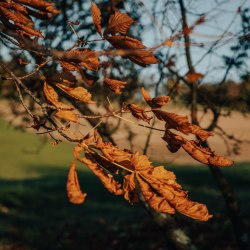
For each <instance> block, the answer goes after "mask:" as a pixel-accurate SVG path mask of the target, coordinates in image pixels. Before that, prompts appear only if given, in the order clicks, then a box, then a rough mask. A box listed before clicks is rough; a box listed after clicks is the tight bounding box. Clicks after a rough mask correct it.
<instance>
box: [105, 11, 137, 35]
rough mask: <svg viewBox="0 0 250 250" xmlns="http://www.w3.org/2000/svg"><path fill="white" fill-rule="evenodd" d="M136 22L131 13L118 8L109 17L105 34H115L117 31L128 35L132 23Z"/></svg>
mask: <svg viewBox="0 0 250 250" xmlns="http://www.w3.org/2000/svg"><path fill="white" fill-rule="evenodd" d="M134 22H135V21H134V20H133V19H132V18H131V17H130V16H129V15H127V14H124V13H121V12H120V11H118V10H116V11H115V13H114V14H113V15H111V16H110V18H109V24H108V28H107V29H106V30H105V31H104V36H105V35H108V34H111V35H115V34H116V33H121V34H123V35H126V33H127V31H128V29H129V28H130V26H131V24H133V23H134Z"/></svg>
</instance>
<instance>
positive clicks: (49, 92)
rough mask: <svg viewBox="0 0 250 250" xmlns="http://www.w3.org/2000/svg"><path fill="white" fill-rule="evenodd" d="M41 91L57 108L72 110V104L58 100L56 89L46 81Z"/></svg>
mask: <svg viewBox="0 0 250 250" xmlns="http://www.w3.org/2000/svg"><path fill="white" fill-rule="evenodd" d="M43 92H44V95H45V97H46V98H47V100H48V101H49V102H50V103H52V104H53V105H54V106H55V107H56V108H57V109H62V110H72V109H74V107H73V106H71V105H68V104H65V103H62V102H59V96H58V94H57V93H56V91H55V90H54V89H53V88H52V87H51V86H50V85H49V84H47V83H46V82H45V83H44V88H43Z"/></svg>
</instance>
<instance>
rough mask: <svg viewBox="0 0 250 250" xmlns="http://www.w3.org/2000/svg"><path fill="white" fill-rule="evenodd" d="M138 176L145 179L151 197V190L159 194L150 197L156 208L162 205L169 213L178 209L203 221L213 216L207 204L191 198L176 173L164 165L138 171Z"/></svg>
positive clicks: (142, 179)
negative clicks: (178, 180)
mask: <svg viewBox="0 0 250 250" xmlns="http://www.w3.org/2000/svg"><path fill="white" fill-rule="evenodd" d="M136 177H137V178H138V177H141V182H142V181H144V182H142V183H143V184H144V186H146V187H147V191H148V196H149V197H150V190H151V191H152V193H154V194H157V196H156V195H152V196H151V198H150V199H151V200H150V201H151V202H152V203H153V204H154V207H156V209H158V207H159V206H160V205H161V206H162V207H163V208H164V209H165V210H166V212H167V213H172V214H173V213H175V210H177V211H178V212H180V213H182V214H185V215H186V216H189V217H191V218H194V219H198V220H202V221H206V220H208V219H209V218H211V217H212V216H211V215H209V213H208V210H207V207H206V206H205V205H203V204H199V203H197V202H193V201H191V200H189V198H188V195H187V192H186V191H183V190H182V187H181V185H179V184H178V183H177V182H176V177H175V175H174V174H173V173H172V172H170V171H167V170H166V169H164V167H162V166H160V167H155V168H152V169H149V170H148V171H142V172H140V173H137V175H136ZM138 181H139V178H138ZM139 183H140V182H139ZM145 183H146V184H147V185H145ZM143 195H144V193H143ZM149 204H150V203H149ZM163 204H164V206H163ZM157 211H161V210H157Z"/></svg>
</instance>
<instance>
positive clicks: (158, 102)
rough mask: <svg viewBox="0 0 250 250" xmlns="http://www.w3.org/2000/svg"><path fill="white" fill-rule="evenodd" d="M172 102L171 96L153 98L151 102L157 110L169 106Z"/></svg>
mask: <svg viewBox="0 0 250 250" xmlns="http://www.w3.org/2000/svg"><path fill="white" fill-rule="evenodd" d="M170 100H171V98H170V97H169V96H157V97H155V98H153V99H152V100H151V102H152V105H153V106H154V107H155V108H161V107H162V106H165V105H167V104H168V102H169V101H170Z"/></svg>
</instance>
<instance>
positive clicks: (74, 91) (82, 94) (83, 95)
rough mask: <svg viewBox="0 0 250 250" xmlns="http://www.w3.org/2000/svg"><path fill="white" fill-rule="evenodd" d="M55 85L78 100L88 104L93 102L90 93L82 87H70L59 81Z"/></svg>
mask: <svg viewBox="0 0 250 250" xmlns="http://www.w3.org/2000/svg"><path fill="white" fill-rule="evenodd" d="M56 86H57V87H58V88H60V89H61V90H62V91H64V92H65V93H67V94H68V95H70V96H71V97H73V98H75V99H76V100H78V101H81V102H85V103H89V104H94V103H95V102H94V101H93V100H91V94H90V93H89V92H88V91H87V90H86V89H85V88H83V87H76V88H70V87H68V86H65V85H63V84H60V83H58V84H56Z"/></svg>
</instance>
